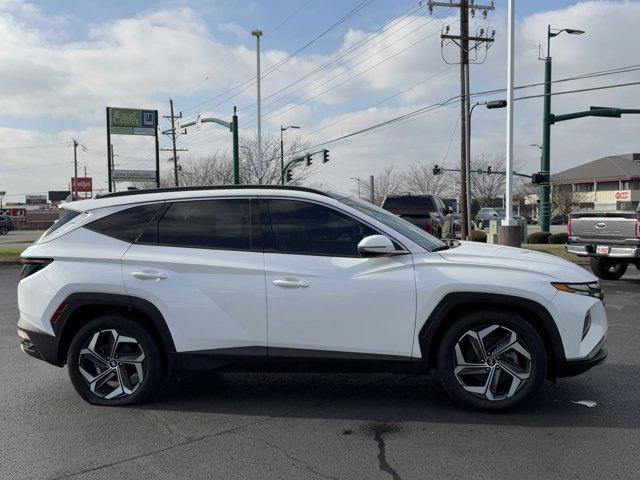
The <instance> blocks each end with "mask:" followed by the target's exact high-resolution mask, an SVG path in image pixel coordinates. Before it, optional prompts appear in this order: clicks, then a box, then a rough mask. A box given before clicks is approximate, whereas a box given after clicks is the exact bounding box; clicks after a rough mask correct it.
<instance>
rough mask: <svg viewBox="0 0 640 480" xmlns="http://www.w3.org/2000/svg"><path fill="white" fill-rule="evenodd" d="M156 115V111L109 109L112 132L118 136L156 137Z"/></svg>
mask: <svg viewBox="0 0 640 480" xmlns="http://www.w3.org/2000/svg"><path fill="white" fill-rule="evenodd" d="M156 120H157V119H156V113H155V111H154V110H141V109H137V108H115V107H110V108H109V126H110V132H111V133H112V134H117V135H148V136H153V135H155V131H156V125H157V123H156Z"/></svg>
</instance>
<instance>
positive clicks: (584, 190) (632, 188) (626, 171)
mask: <svg viewBox="0 0 640 480" xmlns="http://www.w3.org/2000/svg"><path fill="white" fill-rule="evenodd" d="M551 184H552V186H553V189H554V191H555V192H571V193H572V195H573V203H574V205H575V206H576V208H579V209H581V210H585V209H587V210H588V209H595V210H635V209H636V208H637V206H638V202H639V201H640V153H627V154H624V155H610V156H608V157H602V158H599V159H597V160H593V161H591V162H587V163H584V164H582V165H578V166H577V167H573V168H569V169H567V170H564V171H562V172H558V173H555V174H553V175H551Z"/></svg>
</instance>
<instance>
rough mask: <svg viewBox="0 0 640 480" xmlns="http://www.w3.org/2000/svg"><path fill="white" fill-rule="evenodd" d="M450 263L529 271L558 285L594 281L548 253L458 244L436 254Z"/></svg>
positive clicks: (478, 244)
mask: <svg viewBox="0 0 640 480" xmlns="http://www.w3.org/2000/svg"><path fill="white" fill-rule="evenodd" d="M438 253H439V254H440V255H441V256H442V257H443V258H445V259H446V260H449V261H450V262H456V263H465V264H469V265H486V266H493V267H498V268H504V269H512V270H513V269H515V270H520V271H530V272H535V273H539V274H542V275H545V276H547V277H549V279H550V281H559V282H575V283H580V282H595V281H596V280H597V278H596V277H595V276H594V275H593V274H592V273H591V272H589V271H587V270H585V269H584V268H582V267H580V266H578V265H576V264H574V263H571V262H569V261H567V260H564V259H562V258H560V257H556V256H554V255H549V254H547V253H540V252H534V251H532V250H526V249H524V248H515V247H505V246H503V245H489V244H486V243H479V242H460V246H459V247H456V248H450V249H448V250H442V251H439V252H438Z"/></svg>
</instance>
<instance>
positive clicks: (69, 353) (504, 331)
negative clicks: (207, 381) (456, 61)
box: [18, 186, 607, 411]
mask: <svg viewBox="0 0 640 480" xmlns="http://www.w3.org/2000/svg"><path fill="white" fill-rule="evenodd" d="M22 256H23V262H24V268H23V271H22V280H21V281H20V284H19V286H18V301H19V308H20V320H19V322H18V334H19V335H20V337H21V338H22V349H23V350H24V351H25V352H26V353H28V354H30V355H32V356H34V357H38V358H41V359H43V360H45V361H47V362H50V363H52V364H54V365H58V366H62V365H64V364H67V365H68V370H69V375H70V377H71V381H72V383H73V385H74V387H75V388H76V390H77V391H78V393H79V394H80V395H81V396H82V398H84V399H85V400H87V401H88V402H91V403H93V404H99V405H130V404H134V403H140V402H143V401H145V400H149V399H150V398H151V397H152V395H153V394H155V393H156V392H157V391H158V390H159V388H160V387H161V386H162V383H163V380H164V379H165V377H166V375H167V373H168V372H170V371H177V370H193V369H197V370H227V371H230V370H233V371H239V370H242V371H247V370H250V371H274V370H286V371H318V370H324V371H326V370H327V369H328V370H331V371H354V370H355V371H387V372H416V373H426V372H428V371H429V370H430V369H432V368H435V369H436V370H437V372H438V374H439V376H440V378H441V379H442V383H443V384H444V387H445V389H446V390H447V392H449V394H450V395H451V396H452V397H453V398H454V399H455V400H457V401H458V402H460V403H461V404H463V405H465V406H467V407H470V408H473V409H478V410H486V411H501V410H507V409H512V408H514V407H516V406H519V405H521V404H523V403H524V402H525V401H527V400H528V399H530V398H531V397H532V396H533V395H534V394H535V392H536V391H537V390H538V389H539V388H540V385H541V384H542V382H543V381H544V379H545V378H548V379H551V380H555V379H556V378H558V377H562V376H569V375H575V374H578V373H581V372H584V371H586V370H587V369H589V368H591V367H592V366H594V365H597V364H599V363H601V362H602V361H604V359H605V357H606V352H605V350H604V349H603V348H602V345H603V343H604V340H605V334H606V331H607V319H606V316H605V311H604V307H603V304H602V301H601V300H602V293H601V289H600V286H599V284H598V281H597V279H596V278H595V277H594V276H593V275H592V274H591V273H589V272H587V271H586V270H584V269H582V268H580V267H578V266H576V265H573V264H571V263H569V262H566V261H564V260H561V259H559V258H556V257H552V256H549V255H544V254H540V253H535V252H531V251H527V250H521V249H517V248H509V247H502V246H495V245H484V244H480V243H473V242H460V243H458V242H450V243H445V242H443V241H440V240H438V239H436V238H434V237H433V236H431V235H429V234H428V233H426V232H425V231H424V230H422V229H420V228H417V227H415V226H413V225H412V224H410V223H408V222H406V221H404V220H402V219H401V218H399V217H397V216H395V215H393V214H391V213H389V212H387V211H385V210H382V209H380V208H377V207H375V206H373V205H371V204H369V203H366V202H362V201H360V200H358V199H355V198H353V197H348V196H343V195H339V194H335V193H323V192H319V191H315V190H311V189H305V188H281V187H249V186H247V187H236V188H234V187H223V188H216V187H207V188H189V189H186V188H185V189H180V188H178V189H166V190H153V191H138V192H136V191H134V192H125V193H115V194H109V195H105V196H103V197H101V198H98V199H95V200H86V201H79V202H74V203H71V204H68V205H67V206H66V212H65V214H64V216H63V217H62V218H61V219H60V220H59V221H58V222H57V223H56V224H55V225H54V226H53V227H52V228H51V229H50V230H49V231H48V232H46V233H45V234H44V235H43V236H42V238H40V240H38V242H36V244H34V245H33V246H31V247H29V248H28V249H27V250H25V252H24V253H23V254H22Z"/></svg>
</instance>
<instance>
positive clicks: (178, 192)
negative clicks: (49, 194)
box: [64, 185, 328, 211]
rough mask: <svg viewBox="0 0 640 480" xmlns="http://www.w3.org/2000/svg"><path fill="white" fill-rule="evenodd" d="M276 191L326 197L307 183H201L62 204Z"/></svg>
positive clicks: (88, 206) (91, 205) (82, 206)
mask: <svg viewBox="0 0 640 480" xmlns="http://www.w3.org/2000/svg"><path fill="white" fill-rule="evenodd" d="M266 194H270V195H273V194H277V195H283V196H298V197H300V196H302V197H306V198H313V197H317V196H318V195H320V196H323V197H327V196H328V194H327V193H325V192H322V191H320V190H316V189H313V188H307V187H288V186H284V187H283V186H279V185H215V186H202V187H176V188H155V189H149V190H129V191H126V192H115V193H108V194H103V195H98V196H97V197H96V198H95V199H90V200H80V201H77V202H70V203H67V204H66V205H65V206H64V208H67V209H70V210H76V211H86V210H95V209H97V208H103V207H110V206H115V205H128V204H137V203H148V202H160V201H167V200H183V199H189V198H194V199H195V198H206V197H223V196H224V197H228V196H238V197H241V196H257V195H266Z"/></svg>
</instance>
